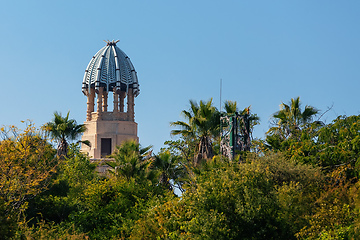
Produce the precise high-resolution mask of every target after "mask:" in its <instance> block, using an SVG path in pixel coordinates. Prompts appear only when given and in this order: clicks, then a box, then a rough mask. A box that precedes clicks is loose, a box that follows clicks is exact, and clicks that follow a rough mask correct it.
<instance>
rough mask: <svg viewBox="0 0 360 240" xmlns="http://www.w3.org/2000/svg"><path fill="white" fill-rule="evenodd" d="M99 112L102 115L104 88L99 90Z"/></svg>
mask: <svg viewBox="0 0 360 240" xmlns="http://www.w3.org/2000/svg"><path fill="white" fill-rule="evenodd" d="M97 95H98V96H97V97H98V98H97V112H98V114H100V113H101V112H102V96H103V87H100V88H99V92H98V94H97Z"/></svg>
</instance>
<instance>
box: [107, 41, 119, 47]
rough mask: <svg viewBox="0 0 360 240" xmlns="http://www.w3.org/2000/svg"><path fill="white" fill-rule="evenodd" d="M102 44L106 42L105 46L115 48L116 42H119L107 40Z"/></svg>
mask: <svg viewBox="0 0 360 240" xmlns="http://www.w3.org/2000/svg"><path fill="white" fill-rule="evenodd" d="M104 42H106V46H116V44H117V43H118V42H120V40H116V41H115V40H112V41H109V40H104Z"/></svg>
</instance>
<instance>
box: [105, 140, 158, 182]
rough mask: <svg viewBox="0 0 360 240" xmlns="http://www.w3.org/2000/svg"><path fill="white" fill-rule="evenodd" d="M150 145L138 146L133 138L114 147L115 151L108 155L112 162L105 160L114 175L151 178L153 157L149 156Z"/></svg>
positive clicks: (152, 174) (127, 177)
mask: <svg viewBox="0 0 360 240" xmlns="http://www.w3.org/2000/svg"><path fill="white" fill-rule="evenodd" d="M150 148H151V146H148V147H145V148H140V144H139V143H137V142H136V141H135V140H128V141H124V142H123V143H122V144H121V145H120V146H117V147H116V150H115V152H114V153H113V154H112V155H110V157H111V158H113V159H114V161H113V162H111V161H108V162H106V164H107V165H109V166H110V167H111V168H112V169H111V170H110V171H111V172H112V173H114V175H115V176H118V177H125V178H126V179H128V180H129V179H130V178H133V177H136V178H138V179H150V180H151V179H153V178H155V175H156V174H155V172H154V171H152V169H151V168H152V165H153V161H154V158H153V157H152V156H151V154H152V152H151V151H150Z"/></svg>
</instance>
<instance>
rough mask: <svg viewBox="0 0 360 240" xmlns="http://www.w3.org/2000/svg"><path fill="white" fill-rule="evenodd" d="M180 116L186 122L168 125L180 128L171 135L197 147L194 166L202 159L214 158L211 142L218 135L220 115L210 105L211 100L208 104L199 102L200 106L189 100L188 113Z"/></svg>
mask: <svg viewBox="0 0 360 240" xmlns="http://www.w3.org/2000/svg"><path fill="white" fill-rule="evenodd" d="M182 115H183V116H184V118H185V119H186V120H187V122H183V121H176V122H172V123H170V125H171V126H176V127H180V129H178V130H172V131H171V135H174V136H175V135H181V136H182V137H183V138H184V139H186V140H187V141H192V142H194V143H195V144H196V145H197V150H196V152H195V156H194V161H195V164H198V163H199V162H200V161H201V160H202V159H210V158H212V157H213V156H214V153H213V148H212V141H213V139H214V138H215V137H216V136H218V135H219V125H220V113H219V111H218V110H217V109H216V107H214V106H213V105H212V99H210V100H209V101H208V102H204V101H200V104H197V103H196V102H195V101H193V100H190V111H186V110H183V111H182Z"/></svg>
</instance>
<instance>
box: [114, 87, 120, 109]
mask: <svg viewBox="0 0 360 240" xmlns="http://www.w3.org/2000/svg"><path fill="white" fill-rule="evenodd" d="M113 95H114V110H113V112H114V113H115V112H119V94H117V93H116V88H114V93H113Z"/></svg>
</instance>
